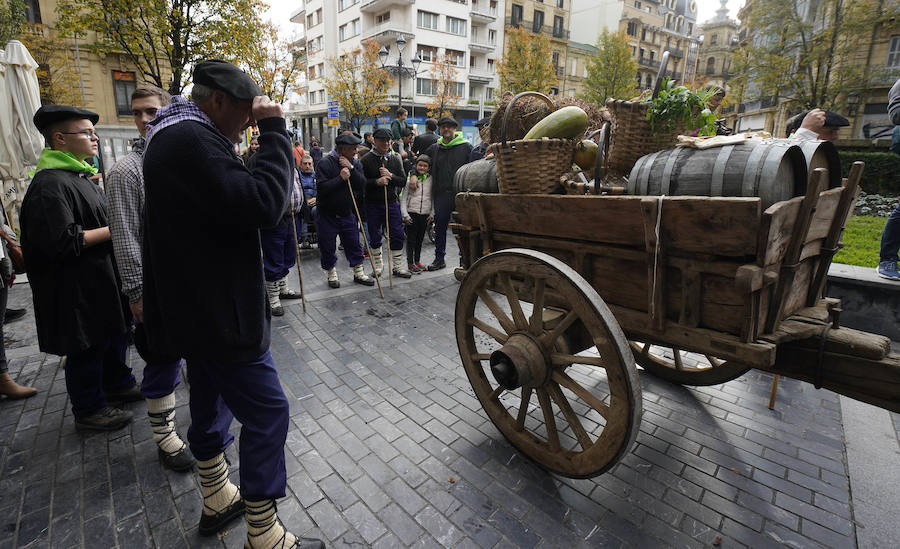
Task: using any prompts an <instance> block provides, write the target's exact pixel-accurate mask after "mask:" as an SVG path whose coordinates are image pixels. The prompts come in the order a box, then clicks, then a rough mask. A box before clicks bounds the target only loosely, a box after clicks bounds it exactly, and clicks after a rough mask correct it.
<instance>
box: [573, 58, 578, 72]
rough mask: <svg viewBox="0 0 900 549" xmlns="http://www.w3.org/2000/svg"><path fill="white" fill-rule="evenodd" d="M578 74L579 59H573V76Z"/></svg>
mask: <svg viewBox="0 0 900 549" xmlns="http://www.w3.org/2000/svg"><path fill="white" fill-rule="evenodd" d="M577 74H578V59H572V76H576V75H577Z"/></svg>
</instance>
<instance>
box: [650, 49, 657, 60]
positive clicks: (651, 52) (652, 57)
mask: <svg viewBox="0 0 900 549" xmlns="http://www.w3.org/2000/svg"><path fill="white" fill-rule="evenodd" d="M655 58H656V50H650V61H653V60H654V59H655Z"/></svg>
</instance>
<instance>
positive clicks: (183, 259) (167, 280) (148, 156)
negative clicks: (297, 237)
mask: <svg viewBox="0 0 900 549" xmlns="http://www.w3.org/2000/svg"><path fill="white" fill-rule="evenodd" d="M258 124H259V130H260V136H259V142H260V150H259V152H257V153H256V155H255V158H256V160H255V167H254V168H253V169H252V170H250V169H247V168H245V167H244V166H243V164H241V161H240V159H239V158H238V157H237V156H236V155H235V154H234V146H233V145H232V143H231V142H230V141H229V139H228V138H227V137H225V136H224V135H223V134H222V133H221V132H219V131H218V130H215V129H212V128H210V127H208V126H205V125H203V124H200V123H197V122H194V121H184V122H180V123H178V124H175V125H173V126H169V127H166V128H163V129H161V130H159V132H158V133H157V134H155V135H154V136H153V138H152V139H151V140H150V143H149V145H148V147H147V150H146V152H145V153H144V184H145V191H146V206H145V208H146V210H145V215H144V322H145V324H146V329H147V335H148V338H149V343H150V345H151V346H152V347H153V348H155V349H157V350H158V351H160V352H164V353H168V354H172V355H175V356H183V357H185V358H188V359H190V358H192V357H197V358H204V359H213V360H221V361H226V362H240V361H249V360H255V359H257V358H259V356H260V355H262V354H263V353H264V352H265V351H267V350H268V348H269V331H270V330H269V322H270V314H271V313H270V310H269V305H268V300H267V299H266V291H265V285H264V280H263V266H262V254H261V252H260V241H259V229H260V228H261V227H272V226H275V225H276V224H277V223H278V222H279V221H280V220H281V216H282V215H283V213H284V211H285V208H286V204H287V200H288V197H289V194H288V193H289V192H290V184H291V182H292V174H291V169H292V167H293V165H294V157H293V154H292V152H291V142H290V139H289V137H288V133H287V130H286V129H285V123H284V119H283V118H266V119H263V120H260V121H259V122H258Z"/></svg>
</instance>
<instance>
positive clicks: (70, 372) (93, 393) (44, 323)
mask: <svg viewBox="0 0 900 549" xmlns="http://www.w3.org/2000/svg"><path fill="white" fill-rule="evenodd" d="M98 119H99V116H98V115H97V114H96V113H93V112H90V111H86V110H83V109H79V108H77V107H69V106H65V105H47V106H44V107H41V108H40V109H38V111H37V112H36V113H35V115H34V125H35V126H37V128H38V130H39V131H40V132H41V133H42V134H43V136H44V140H45V141H46V143H47V148H46V149H44V150H43V152H42V153H41V157H40V160H39V161H38V165H37V173H36V174H35V175H34V179H33V180H32V182H31V184H30V185H29V186H28V191H27V192H26V193H25V199H24V200H23V202H22V214H21V222H22V251H23V254H24V256H25V269H26V271H27V272H28V280H29V282H30V283H31V289H32V293H33V298H34V315H35V320H36V323H37V332H38V343H39V345H40V348H41V350H42V351H44V352H46V353H52V354H57V355H64V356H65V357H66V366H65V374H66V389H67V391H68V393H69V400H70V401H71V402H72V414H73V415H74V416H75V425H76V427H81V428H87V429H96V430H115V429H119V428H121V427H124V426H125V425H127V424H128V423H129V422H130V421H131V417H132V415H131V412H128V411H123V410H119V409H117V408H113V407H111V406H110V405H109V402H115V401H119V402H122V401H133V400H140V398H141V397H140V390H139V389H138V387H137V385H136V383H135V380H134V376H132V375H131V370H130V369H129V368H128V366H127V364H126V358H125V351H126V349H127V347H128V338H127V326H126V323H125V315H124V310H123V308H124V304H123V302H122V299H121V295H120V293H119V287H118V282H117V278H118V277H117V273H116V266H115V259H114V258H113V248H112V243H111V242H110V235H109V212H108V204H107V200H106V196H105V195H104V194H103V191H102V190H100V188H99V187H97V185H95V184H94V183H93V182H92V181H91V180H90V179H89V177H90V176H92V175H94V174H95V173H97V169H96V168H94V167H93V166H92V165H90V164H88V163H87V162H85V160H86V159H88V158H91V157H93V156H94V155H96V154H97V143H98V141H99V138H98V137H97V134H96V133H94V124H95V123H96V122H97V120H98Z"/></svg>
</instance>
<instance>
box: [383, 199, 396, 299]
mask: <svg viewBox="0 0 900 549" xmlns="http://www.w3.org/2000/svg"><path fill="white" fill-rule="evenodd" d="M384 239H385V241H386V242H385V244H387V248H388V253H387V258H388V260H387V264H388V282H389V283H390V287H391V289H392V290H393V289H394V260H393V258H391V220H390V217H389V216H388V200H387V186H386V185H385V187H384Z"/></svg>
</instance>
